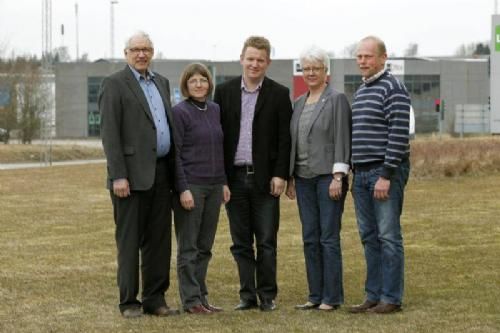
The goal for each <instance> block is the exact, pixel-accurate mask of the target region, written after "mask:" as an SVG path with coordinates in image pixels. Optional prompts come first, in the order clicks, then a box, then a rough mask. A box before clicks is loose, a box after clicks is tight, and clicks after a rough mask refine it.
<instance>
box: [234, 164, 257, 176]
mask: <svg viewBox="0 0 500 333" xmlns="http://www.w3.org/2000/svg"><path fill="white" fill-rule="evenodd" d="M234 168H235V169H236V171H241V172H245V173H246V174H247V175H253V174H254V173H255V171H254V168H253V165H235V166H234Z"/></svg>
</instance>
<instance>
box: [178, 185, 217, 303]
mask: <svg viewBox="0 0 500 333" xmlns="http://www.w3.org/2000/svg"><path fill="white" fill-rule="evenodd" d="M189 189H190V191H191V194H192V195H193V199H194V208H193V209H192V210H190V211H188V210H185V209H184V208H182V206H181V204H180V202H179V198H178V197H177V198H176V199H175V200H174V223H175V234H176V236H177V276H178V279H179V294H180V296H181V301H182V305H183V307H184V309H189V308H191V307H193V306H195V305H198V304H207V303H208V300H207V295H208V291H207V285H206V283H205V279H206V276H207V270H208V263H209V261H210V259H211V258H212V245H213V244H214V239H215V232H216V231H217V223H218V221H219V213H220V206H221V203H222V184H218V185H194V184H190V185H189Z"/></svg>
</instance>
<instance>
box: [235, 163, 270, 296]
mask: <svg viewBox="0 0 500 333" xmlns="http://www.w3.org/2000/svg"><path fill="white" fill-rule="evenodd" d="M229 188H230V190H231V200H230V201H229V202H228V203H227V204H226V210H227V215H228V218H229V227H230V231H231V238H232V240H233V245H232V246H231V253H232V254H233V257H234V259H235V261H236V264H237V266H238V272H239V276H240V299H242V300H246V301H257V296H258V297H259V299H260V300H261V301H262V300H273V299H274V298H275V297H276V294H277V292H278V286H277V283H276V246H277V236H278V227H279V198H275V197H273V196H272V195H270V194H269V193H268V192H261V191H259V190H258V188H257V185H256V184H255V181H254V176H253V175H252V174H248V175H247V174H246V171H245V169H240V168H238V170H237V172H236V174H235V176H234V178H233V179H232V180H231V182H230V184H229ZM254 237H255V243H256V246H255V247H256V250H257V255H255V252H254Z"/></svg>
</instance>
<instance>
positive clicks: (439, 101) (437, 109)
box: [434, 98, 441, 112]
mask: <svg viewBox="0 0 500 333" xmlns="http://www.w3.org/2000/svg"><path fill="white" fill-rule="evenodd" d="M440 106H441V99H439V98H436V99H435V100H434V107H435V108H436V109H435V110H436V112H439V108H440Z"/></svg>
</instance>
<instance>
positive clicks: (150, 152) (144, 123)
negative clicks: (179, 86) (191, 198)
mask: <svg viewBox="0 0 500 333" xmlns="http://www.w3.org/2000/svg"><path fill="white" fill-rule="evenodd" d="M154 74H155V77H154V82H155V84H156V87H157V88H158V91H159V92H160V95H161V97H162V100H163V105H164V106H165V111H166V113H167V120H168V123H169V128H170V142H171V146H170V152H169V154H168V156H167V158H168V161H169V168H168V170H169V178H170V184H173V179H172V177H173V174H174V172H173V170H174V169H173V168H174V154H175V145H174V140H173V138H174V136H173V130H174V128H173V119H172V115H171V109H172V108H171V106H170V85H169V82H168V80H167V79H166V78H165V77H163V76H161V75H159V74H158V73H154ZM98 103H99V111H100V113H101V137H102V145H103V147H104V153H105V154H106V159H107V163H108V165H107V168H108V181H107V187H108V188H109V189H112V186H113V185H112V183H113V180H115V179H119V178H126V179H128V181H129V184H130V189H131V190H139V191H143V190H147V189H149V188H151V186H152V185H153V182H154V179H155V170H156V159H157V156H156V126H155V123H154V120H153V116H152V114H151V111H150V109H149V105H148V102H147V100H146V97H145V96H144V92H143V91H142V89H141V86H140V85H139V82H137V79H136V78H135V77H134V74H133V73H132V71H131V69H130V68H129V67H128V65H127V66H126V67H125V68H124V69H123V70H121V71H119V72H117V73H114V74H112V75H111V76H108V77H106V78H105V79H104V80H103V82H102V85H101V89H100V91H99V98H98Z"/></svg>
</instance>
